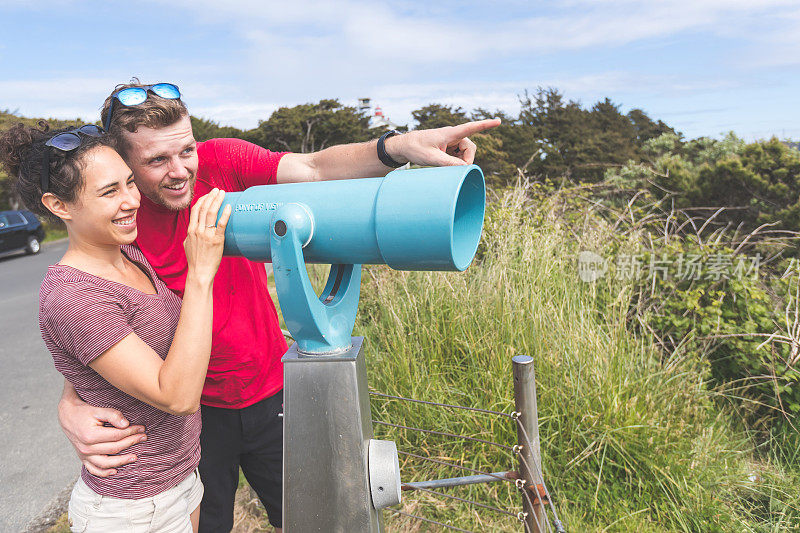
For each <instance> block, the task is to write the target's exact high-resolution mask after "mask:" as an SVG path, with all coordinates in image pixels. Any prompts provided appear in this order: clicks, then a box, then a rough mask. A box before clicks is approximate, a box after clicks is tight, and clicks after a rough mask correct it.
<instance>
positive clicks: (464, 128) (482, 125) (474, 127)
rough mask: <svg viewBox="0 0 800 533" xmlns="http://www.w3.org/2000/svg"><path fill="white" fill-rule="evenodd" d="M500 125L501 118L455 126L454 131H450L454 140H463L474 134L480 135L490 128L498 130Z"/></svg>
mask: <svg viewBox="0 0 800 533" xmlns="http://www.w3.org/2000/svg"><path fill="white" fill-rule="evenodd" d="M499 125H500V119H499V118H488V119H486V120H476V121H475V122H467V123H465V124H459V125H458V126H453V129H452V130H450V136H451V137H452V138H453V139H462V138H464V137H469V136H470V135H472V134H473V133H478V132H481V131H484V130H488V129H490V128H496V127H497V126H499Z"/></svg>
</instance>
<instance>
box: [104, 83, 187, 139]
mask: <svg viewBox="0 0 800 533" xmlns="http://www.w3.org/2000/svg"><path fill="white" fill-rule="evenodd" d="M149 93H153V94H155V95H156V96H160V97H161V98H166V99H167V100H178V99H179V98H180V97H181V91H180V90H179V89H178V86H177V85H173V84H172V83H156V84H155V85H143V86H142V87H128V88H127V89H120V90H119V91H117V92H115V93H114V94H112V95H111V107H109V109H108V115H106V120H105V122H103V126H104V127H105V129H106V131H108V129H109V128H110V127H111V117H112V116H113V115H114V104H116V103H117V100H119V103H121V104H122V105H124V106H133V105H139V104H141V103H144V101H145V100H147V97H148V96H149Z"/></svg>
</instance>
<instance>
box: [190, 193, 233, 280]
mask: <svg viewBox="0 0 800 533" xmlns="http://www.w3.org/2000/svg"><path fill="white" fill-rule="evenodd" d="M224 198H225V191H221V190H219V189H214V190H212V191H211V192H210V193H208V194H206V195H205V196H203V197H202V198H200V199H199V200H198V201H197V203H195V204H194V206H192V211H191V213H190V214H189V227H188V228H187V231H186V240H185V241H183V248H184V250H186V261H187V263H188V266H189V272H188V275H190V276H194V277H195V279H197V280H199V281H201V282H204V283H210V282H211V281H213V279H214V276H215V275H216V273H217V269H218V268H219V262H220V260H221V259H222V250H223V248H224V245H225V227H226V226H227V225H228V219H229V218H230V216H231V206H230V205H227V206H225V209H224V210H223V211H222V215H221V216H220V218H219V222H217V213H218V212H219V207H220V206H221V205H222V200H223V199H224Z"/></svg>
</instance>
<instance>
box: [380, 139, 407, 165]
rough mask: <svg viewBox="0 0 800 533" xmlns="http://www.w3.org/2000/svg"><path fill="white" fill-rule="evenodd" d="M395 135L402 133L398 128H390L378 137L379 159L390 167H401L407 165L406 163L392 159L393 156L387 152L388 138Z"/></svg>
mask: <svg viewBox="0 0 800 533" xmlns="http://www.w3.org/2000/svg"><path fill="white" fill-rule="evenodd" d="M395 135H400V132H399V131H397V130H389V131H387V132H386V133H384V134H383V135H381V136H380V138H379V139H378V159H380V160H381V163H383V164H384V165H386V166H387V167H390V168H399V167H402V166H403V165H405V163H398V162H397V161H395V160H394V159H392V156H390V155H389V154H388V153H386V139H388V138H389V137H393V136H395Z"/></svg>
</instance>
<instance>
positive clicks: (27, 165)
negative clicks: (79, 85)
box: [0, 124, 230, 533]
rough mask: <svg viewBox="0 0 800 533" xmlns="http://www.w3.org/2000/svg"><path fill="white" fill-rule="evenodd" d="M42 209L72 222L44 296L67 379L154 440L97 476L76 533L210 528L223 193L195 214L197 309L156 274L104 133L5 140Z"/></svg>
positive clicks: (48, 340)
mask: <svg viewBox="0 0 800 533" xmlns="http://www.w3.org/2000/svg"><path fill="white" fill-rule="evenodd" d="M0 160H2V162H3V163H4V164H5V167H6V169H7V170H8V171H9V173H10V175H12V176H18V181H17V185H18V191H19V192H20V195H21V196H22V199H23V201H24V202H25V204H26V205H27V206H28V208H29V209H30V210H32V211H34V212H36V213H37V214H39V215H43V216H55V217H58V218H59V219H61V220H63V221H64V223H65V225H66V227H67V232H68V234H69V247H68V248H67V251H66V253H65V254H64V257H63V258H62V259H61V260H60V261H59V262H58V263H57V264H55V265H53V266H51V267H50V268H49V269H48V271H47V274H46V276H45V278H44V281H43V282H42V287H41V291H40V308H39V323H40V327H41V331H42V337H43V338H44V341H45V344H46V345H47V347H48V349H49V350H50V352H51V354H52V355H53V360H54V362H55V365H56V368H57V369H58V370H59V371H60V372H61V373H62V374H64V376H65V377H66V378H67V379H68V380H69V381H70V382H71V383H72V384H73V385H74V386H75V389H76V391H77V392H78V394H79V395H80V396H81V398H82V399H83V400H85V401H86V402H88V403H90V404H92V405H95V406H99V407H113V408H115V409H118V410H120V411H121V412H122V414H123V415H124V416H125V417H126V418H127V419H128V420H130V422H131V423H132V424H142V425H144V426H145V427H146V431H147V437H145V436H144V435H143V436H142V437H141V439H140V442H139V443H138V444H135V445H134V446H133V447H132V448H130V450H128V451H130V452H132V453H134V454H136V461H135V462H133V463H132V464H129V465H126V466H122V467H120V468H118V469H117V470H116V472H115V473H114V474H113V475H111V476H108V477H104V478H101V477H96V476H93V475H91V474H90V473H89V472H88V471H87V470H86V468H85V467H84V468H83V469H82V471H81V478H80V479H79V480H78V482H77V484H76V485H75V488H74V490H73V491H72V497H71V499H70V503H69V519H70V524H71V528H72V531H78V532H101V531H102V532H108V531H135V532H139V531H169V532H180V533H184V532H192V531H197V525H198V524H197V522H198V517H199V504H200V500H201V499H202V495H203V486H202V484H201V483H200V478H199V475H198V474H197V464H198V462H199V459H200V443H199V435H200V413H199V411H198V409H199V407H200V393H201V391H202V387H203V381H204V380H205V374H206V369H207V367H208V358H209V353H210V351H211V321H212V288H213V282H214V275H215V274H216V271H217V268H218V267H219V262H220V259H221V256H222V248H223V241H224V234H225V226H226V224H227V221H228V217H229V216H230V207H228V208H226V209H225V211H224V212H223V213H222V216H221V218H220V220H219V223H217V214H218V211H219V207H220V205H221V203H222V199H223V196H224V193H223V192H222V191H219V190H216V189H214V190H213V191H212V192H211V193H210V194H208V195H206V196H204V197H203V198H200V199H199V200H198V201H197V203H196V204H195V205H194V207H193V208H192V210H191V215H190V223H189V232H188V237H187V238H186V241H185V242H184V248H185V250H186V256H187V259H188V263H189V271H188V276H187V281H186V291H185V293H184V297H183V302H182V303H181V300H180V299H179V298H178V297H177V296H176V295H175V294H173V293H172V292H170V291H169V289H167V287H166V286H165V285H164V284H163V283H162V282H161V281H160V280H159V279H158V278H157V277H156V275H155V272H154V271H153V269H152V268H151V267H150V265H149V264H148V263H147V261H146V259H145V258H144V256H143V255H142V253H141V252H140V251H139V250H138V248H136V246H135V245H133V243H134V240H135V239H136V210H137V209H138V207H139V198H140V196H139V191H138V190H137V189H136V185H135V184H134V182H133V175H132V173H131V171H130V169H129V168H128V167H127V165H126V164H125V162H124V161H123V160H122V158H121V157H120V156H119V154H117V152H116V151H115V150H114V149H113V148H111V147H110V146H109V145H108V143H107V142H106V141H105V140H104V138H103V137H102V130H100V128H97V127H96V126H91V125H89V126H83V127H81V128H79V129H78V128H73V129H69V130H61V131H58V132H55V133H51V132H48V131H47V127H46V126H45V127H43V128H41V129H36V128H30V127H25V126H23V125H21V124H20V125H18V126H15V127H14V128H12V129H11V130H9V131H8V132H6V133H5V134H3V135H2V137H0Z"/></svg>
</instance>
